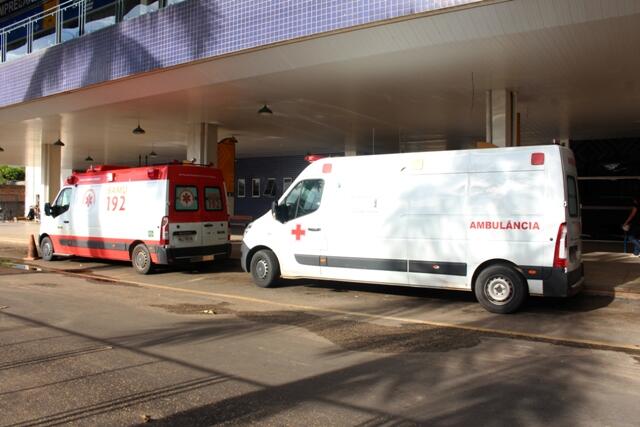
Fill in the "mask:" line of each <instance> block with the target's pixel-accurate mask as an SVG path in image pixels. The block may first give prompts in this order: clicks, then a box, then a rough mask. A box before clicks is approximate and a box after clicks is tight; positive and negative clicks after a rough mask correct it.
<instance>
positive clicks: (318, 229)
mask: <svg viewBox="0 0 640 427" xmlns="http://www.w3.org/2000/svg"><path fill="white" fill-rule="evenodd" d="M307 230H309V231H320V230H322V228H307Z"/></svg>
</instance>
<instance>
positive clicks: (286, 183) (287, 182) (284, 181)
mask: <svg viewBox="0 0 640 427" xmlns="http://www.w3.org/2000/svg"><path fill="white" fill-rule="evenodd" d="M292 182H293V178H291V177H285V178H282V192H283V193H284V192H285V191H287V189H288V188H289V186H290V185H291V183H292Z"/></svg>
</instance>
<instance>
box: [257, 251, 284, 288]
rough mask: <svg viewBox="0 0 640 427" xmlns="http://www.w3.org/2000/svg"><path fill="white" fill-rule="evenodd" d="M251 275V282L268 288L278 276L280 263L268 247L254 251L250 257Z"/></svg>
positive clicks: (274, 282)
mask: <svg viewBox="0 0 640 427" xmlns="http://www.w3.org/2000/svg"><path fill="white" fill-rule="evenodd" d="M251 277H252V278H253V283H255V284H256V285H258V286H260V287H261V288H269V287H272V286H273V285H275V284H276V282H277V281H278V278H280V263H278V258H277V257H276V254H274V253H273V252H272V251H270V250H269V249H262V250H260V251H258V252H256V253H255V254H254V255H253V257H252V258H251Z"/></svg>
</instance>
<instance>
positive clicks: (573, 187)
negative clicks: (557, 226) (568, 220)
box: [567, 176, 580, 218]
mask: <svg viewBox="0 0 640 427" xmlns="http://www.w3.org/2000/svg"><path fill="white" fill-rule="evenodd" d="M567 198H568V199H569V200H568V204H569V216H570V217H572V218H575V217H577V216H579V215H580V204H579V202H578V186H577V184H576V179H575V178H574V177H572V176H568V177H567Z"/></svg>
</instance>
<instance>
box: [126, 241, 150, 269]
mask: <svg viewBox="0 0 640 427" xmlns="http://www.w3.org/2000/svg"><path fill="white" fill-rule="evenodd" d="M131 264H132V265H133V268H134V269H135V270H136V272H138V273H140V274H149V273H150V272H151V268H152V266H153V264H152V263H151V254H150V253H149V249H148V248H147V245H145V244H143V243H140V244H139V245H136V247H135V248H133V252H131Z"/></svg>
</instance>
